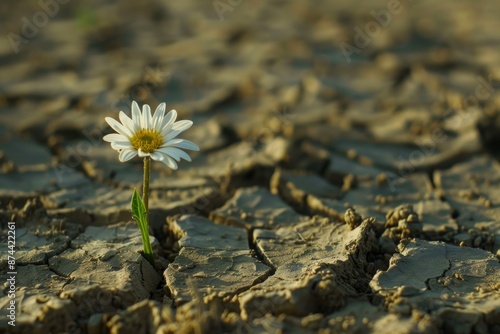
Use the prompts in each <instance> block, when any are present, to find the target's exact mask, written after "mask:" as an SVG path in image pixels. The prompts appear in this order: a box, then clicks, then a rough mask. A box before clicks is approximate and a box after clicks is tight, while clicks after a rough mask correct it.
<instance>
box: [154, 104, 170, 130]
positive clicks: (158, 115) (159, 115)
mask: <svg viewBox="0 0 500 334" xmlns="http://www.w3.org/2000/svg"><path fill="white" fill-rule="evenodd" d="M166 106H167V105H166V104H165V102H163V103H160V105H159V106H158V107H156V110H155V113H154V115H153V128H154V129H157V130H158V131H160V130H161V128H160V126H161V124H162V120H163V116H164V115H165V108H166Z"/></svg>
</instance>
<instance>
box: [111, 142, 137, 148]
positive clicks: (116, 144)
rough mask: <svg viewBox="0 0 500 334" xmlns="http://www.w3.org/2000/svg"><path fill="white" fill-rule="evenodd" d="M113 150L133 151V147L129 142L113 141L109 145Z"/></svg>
mask: <svg viewBox="0 0 500 334" xmlns="http://www.w3.org/2000/svg"><path fill="white" fill-rule="evenodd" d="M111 148H112V149H113V150H133V149H134V147H133V146H132V144H130V142H129V141H114V142H112V143H111Z"/></svg>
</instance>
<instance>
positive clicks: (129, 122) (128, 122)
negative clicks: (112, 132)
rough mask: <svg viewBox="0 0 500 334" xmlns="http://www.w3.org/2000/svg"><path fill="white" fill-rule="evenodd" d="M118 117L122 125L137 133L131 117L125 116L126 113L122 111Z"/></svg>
mask: <svg viewBox="0 0 500 334" xmlns="http://www.w3.org/2000/svg"><path fill="white" fill-rule="evenodd" d="M118 117H120V121H121V122H122V124H123V125H124V126H125V127H126V128H127V129H129V130H130V131H132V132H135V131H136V130H138V129H136V128H135V125H134V122H132V120H131V119H130V117H128V116H127V115H125V113H124V112H123V111H120V113H119V114H118Z"/></svg>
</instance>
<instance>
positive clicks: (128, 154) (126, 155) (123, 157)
mask: <svg viewBox="0 0 500 334" xmlns="http://www.w3.org/2000/svg"><path fill="white" fill-rule="evenodd" d="M136 155H137V152H136V151H135V150H123V151H121V152H120V155H119V156H118V159H120V161H121V162H125V161H128V160H130V159H132V158H133V157H135V156H136Z"/></svg>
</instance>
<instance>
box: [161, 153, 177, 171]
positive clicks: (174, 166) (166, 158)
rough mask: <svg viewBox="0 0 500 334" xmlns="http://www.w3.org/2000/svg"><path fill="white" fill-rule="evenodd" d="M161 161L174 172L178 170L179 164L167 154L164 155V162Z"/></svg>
mask: <svg viewBox="0 0 500 334" xmlns="http://www.w3.org/2000/svg"><path fill="white" fill-rule="evenodd" d="M160 161H161V162H163V163H164V164H165V165H167V166H168V167H170V168H172V169H174V170H175V169H177V163H176V162H175V161H174V159H172V158H171V157H169V156H168V155H166V154H163V160H160Z"/></svg>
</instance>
